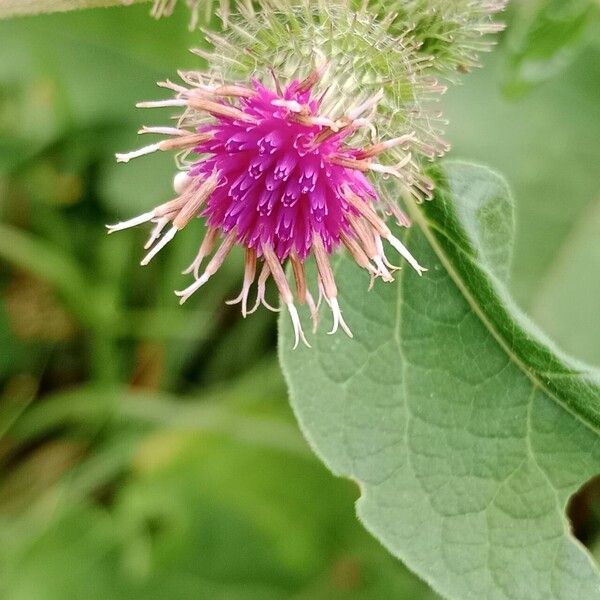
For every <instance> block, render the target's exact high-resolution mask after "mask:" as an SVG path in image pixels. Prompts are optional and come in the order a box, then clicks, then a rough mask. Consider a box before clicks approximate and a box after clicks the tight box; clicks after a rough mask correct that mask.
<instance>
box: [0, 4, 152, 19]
mask: <svg viewBox="0 0 600 600" xmlns="http://www.w3.org/2000/svg"><path fill="white" fill-rule="evenodd" d="M134 2H148V0H4V1H3V2H2V3H1V4H0V19H6V18H7V17H15V16H18V15H36V14H39V13H49V12H63V11H66V10H75V9H79V8H97V7H99V6H114V5H115V4H117V5H123V4H133V3H134Z"/></svg>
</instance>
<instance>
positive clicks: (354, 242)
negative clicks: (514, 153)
mask: <svg viewBox="0 0 600 600" xmlns="http://www.w3.org/2000/svg"><path fill="white" fill-rule="evenodd" d="M319 77H320V72H319V70H318V69H317V70H315V71H314V72H312V73H311V74H310V75H309V76H308V77H307V78H306V79H304V80H300V79H295V80H293V81H291V82H289V83H288V84H286V85H282V84H281V83H280V82H279V81H278V80H277V79H276V78H275V80H274V83H273V84H272V86H271V87H269V86H268V85H265V84H263V83H260V82H258V81H256V80H255V81H253V82H252V83H251V84H250V85H247V86H246V85H240V84H227V83H220V84H217V85H212V84H205V83H203V80H202V78H200V77H199V76H197V74H196V78H195V79H194V80H191V78H190V77H186V80H187V81H188V83H189V84H190V87H185V86H181V85H177V84H173V83H171V82H166V83H164V84H162V85H163V86H164V87H169V88H171V89H173V90H174V91H175V92H176V97H175V98H174V99H171V100H166V101H159V102H145V103H141V104H140V105H139V106H142V107H158V106H178V107H182V108H183V109H184V113H183V115H182V117H181V118H180V121H179V123H178V126H177V127H174V128H169V127H158V128H144V129H142V133H159V134H166V135H168V136H169V138H168V139H166V140H163V141H161V142H158V143H155V144H152V145H150V146H147V147H145V148H142V149H141V150H138V151H135V152H131V153H129V154H120V155H117V159H118V160H119V161H122V162H127V161H129V160H130V159H131V158H134V157H137V156H141V155H144V154H148V153H151V152H154V151H158V150H178V151H183V152H184V153H186V156H187V162H186V163H185V164H186V166H187V170H185V171H182V172H181V173H179V174H178V176H177V177H176V178H175V190H176V194H177V196H176V197H175V198H174V199H172V200H170V201H168V202H166V203H165V204H162V205H161V206H158V207H157V208H155V209H154V210H152V211H150V212H148V213H146V214H143V215H140V216H138V217H136V218H134V219H131V220H129V221H125V222H123V223H119V224H117V225H112V226H109V232H110V233H112V232H114V231H119V230H122V229H126V228H128V227H132V226H135V225H140V224H142V223H146V222H153V223H154V229H153V230H152V233H151V235H150V238H149V240H148V243H147V244H146V249H147V250H148V253H147V255H146V256H145V258H144V259H143V260H142V265H146V264H148V263H149V262H150V261H151V260H152V258H153V257H154V256H156V254H157V253H158V252H159V251H160V250H161V249H163V248H164V247H165V246H166V245H167V244H168V243H169V241H171V240H172V239H173V238H174V237H175V235H176V234H177V232H178V231H180V230H182V229H183V228H184V227H186V226H187V225H188V223H190V221H191V220H192V219H194V218H195V217H202V218H203V219H205V221H206V223H207V226H208V228H207V233H206V235H205V237H204V239H203V241H202V243H201V245H200V249H199V251H198V255H197V256H196V258H195V259H194V261H193V262H192V264H191V266H190V267H189V269H188V270H187V271H186V273H192V274H193V276H194V282H193V283H192V284H191V285H189V287H187V288H185V289H184V290H182V291H179V292H176V293H177V295H178V296H179V297H180V298H181V303H183V302H185V301H186V300H187V299H188V298H189V297H190V296H191V295H192V294H194V293H195V292H197V291H198V290H199V289H200V288H201V287H202V286H203V285H204V284H205V283H206V282H207V281H208V280H209V278H210V277H212V276H213V275H214V274H215V273H216V272H217V270H218V269H219V267H220V266H221V264H222V263H223V261H224V260H225V258H226V257H227V255H228V253H229V252H230V250H231V249H232V248H233V247H234V245H236V244H239V245H241V246H243V247H244V248H245V275H244V281H243V285H242V290H241V293H240V295H239V296H238V297H237V298H236V299H235V300H232V301H231V302H230V303H231V304H233V303H241V309H242V313H243V315H244V316H246V315H247V314H249V313H251V312H253V311H254V310H255V309H256V308H257V307H258V305H259V304H260V303H262V304H264V305H266V306H267V307H269V306H268V304H267V302H266V300H265V295H264V294H265V284H266V282H267V280H268V279H269V277H271V278H272V279H273V280H274V281H275V284H276V286H277V288H278V290H279V294H280V297H281V300H282V302H283V303H284V304H285V306H286V307H287V310H288V311H289V314H290V316H291V319H292V322H293V326H294V331H295V337H296V345H297V344H298V342H299V340H300V339H302V341H303V342H304V343H305V344H307V345H308V342H307V340H306V338H305V335H304V332H303V331H302V326H301V323H300V318H299V316H298V312H297V309H296V305H295V298H296V299H297V301H298V302H299V303H300V304H304V303H305V304H307V305H308V307H309V309H310V311H311V316H312V320H313V325H314V326H315V327H316V323H317V313H318V305H319V302H315V300H314V299H313V296H312V295H311V293H310V291H309V287H310V286H309V282H307V279H306V272H305V262H306V261H307V259H308V258H309V257H311V256H312V257H314V259H315V263H316V267H317V268H316V273H317V275H316V278H317V281H316V282H315V283H316V286H315V287H316V288H317V289H318V292H319V301H320V300H321V298H324V299H325V301H326V302H327V304H328V305H329V307H330V309H331V311H332V315H333V328H332V331H331V333H334V332H335V331H336V330H337V329H338V328H340V327H341V328H342V329H343V330H344V331H345V332H346V333H347V334H348V335H349V336H352V334H351V332H350V329H349V327H348V325H347V324H346V322H345V321H344V318H343V316H342V311H341V309H340V305H339V303H338V290H337V287H336V282H335V279H334V274H333V270H332V267H331V264H330V260H329V259H330V255H331V254H332V253H333V252H334V251H335V250H336V249H337V248H338V247H340V246H342V245H343V246H345V247H346V248H347V250H348V251H349V252H350V254H351V255H352V257H353V258H354V260H355V261H356V262H357V263H358V265H359V266H360V267H362V268H364V269H366V270H367V271H368V272H369V273H370V274H371V277H372V279H374V278H377V277H381V278H382V279H383V280H384V281H392V273H393V271H394V270H395V269H396V268H397V267H394V266H392V264H391V263H390V262H389V261H388V259H387V257H386V255H385V252H384V244H383V241H384V240H385V241H387V242H388V243H389V244H390V245H391V246H393V247H394V248H395V249H396V250H397V251H398V252H399V253H400V255H401V256H402V257H403V258H404V259H405V260H406V261H407V262H408V264H410V265H411V266H412V267H413V268H414V269H415V270H416V271H417V273H419V274H421V273H422V272H423V271H425V269H424V268H423V267H421V266H420V265H419V263H418V262H417V261H416V260H415V258H414V257H413V256H412V255H411V253H410V252H409V251H408V249H407V248H406V247H405V246H404V245H403V244H402V242H401V241H400V240H399V239H398V238H397V237H395V236H394V235H393V234H392V232H391V231H390V229H389V228H388V226H387V225H386V224H385V222H384V220H383V219H382V218H381V216H380V215H379V212H378V211H379V210H381V209H382V208H391V207H386V206H383V207H382V205H383V204H384V203H385V201H382V200H379V199H378V195H377V192H376V191H375V189H374V188H373V186H372V185H371V183H370V182H369V181H368V179H367V174H369V173H380V174H384V176H385V177H389V176H394V175H395V176H398V177H400V178H401V177H402V169H403V167H404V166H405V165H406V164H407V163H408V162H409V161H410V160H411V154H410V152H409V151H408V147H409V146H410V144H411V142H413V141H414V134H412V133H408V134H405V135H403V136H402V137H398V138H395V139H390V140H387V141H377V140H370V139H369V141H368V142H365V143H363V145H362V147H356V146H353V145H352V138H353V137H354V136H356V135H357V133H358V132H359V131H360V130H365V129H366V131H367V132H370V133H372V129H373V127H372V124H371V119H370V116H371V115H372V114H373V113H374V111H376V109H377V104H378V102H379V101H380V100H381V97H382V92H377V93H375V94H374V95H372V96H370V97H367V98H366V100H365V99H363V100H362V101H360V103H359V104H357V105H355V106H354V107H353V108H352V109H350V110H348V111H346V112H345V114H344V115H343V116H342V117H341V118H338V119H332V118H331V117H330V116H328V115H327V114H322V113H321V111H320V107H321V102H320V97H317V96H316V94H315V92H314V86H315V84H316V83H317V81H318V80H319ZM357 139H365V137H364V136H362V135H358V136H357ZM391 148H394V150H395V152H394V156H398V152H400V153H402V152H404V158H403V159H402V160H401V161H400V162H399V163H398V164H394V165H384V164H382V163H381V162H379V161H378V156H380V155H381V154H383V153H385V152H386V151H387V150H389V149H391ZM403 149H404V150H403ZM393 212H394V214H395V215H396V216H397V217H399V218H400V219H401V220H402V221H403V222H402V224H403V225H408V220H407V219H406V218H405V217H403V213H402V212H401V211H400V210H399V209H398V207H397V206H394V211H393ZM217 245H218V248H217V249H216V251H215V252H214V253H213V249H214V248H215V247H216V246H217ZM211 255H212V258H210V260H208V263H207V264H206V267H205V268H204V271H203V272H202V273H201V265H202V263H203V261H205V260H206V259H208V257H209V256H211ZM288 262H289V263H290V264H291V267H292V269H291V271H292V272H293V277H294V279H295V286H294V287H295V291H294V292H293V291H292V287H291V286H290V284H289V283H288V280H287V277H286V274H285V265H286V263H288ZM257 273H258V278H257ZM256 278H257V297H256V302H255V304H254V306H253V307H252V308H249V294H250V289H251V286H252V284H253V283H254V281H255V279H256Z"/></svg>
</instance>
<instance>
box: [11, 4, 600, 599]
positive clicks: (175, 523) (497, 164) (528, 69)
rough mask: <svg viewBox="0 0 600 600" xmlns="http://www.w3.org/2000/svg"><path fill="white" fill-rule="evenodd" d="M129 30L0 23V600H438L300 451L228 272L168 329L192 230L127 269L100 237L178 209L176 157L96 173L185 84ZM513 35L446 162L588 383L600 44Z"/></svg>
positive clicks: (344, 490) (593, 342)
mask: <svg viewBox="0 0 600 600" xmlns="http://www.w3.org/2000/svg"><path fill="white" fill-rule="evenodd" d="M575 4H577V2H575ZM147 8H148V7H147V6H135V7H130V8H126V9H120V8H117V9H102V10H95V11H84V12H76V13H70V14H63V15H48V16H43V17H35V18H23V19H16V20H13V21H6V22H1V23H0V40H1V44H0V47H1V49H0V396H1V400H0V436H1V437H0V469H1V473H0V477H1V479H0V597H1V598H2V599H7V600H8V599H10V600H59V599H60V600H70V599H79V598H85V599H86V600H93V599H95V598H98V599H103V600H104V599H119V598H127V599H137V598H139V599H142V598H144V599H145V600H150V599H152V598H157V599H158V598H160V599H163V598H169V599H182V600H187V599H192V598H194V599H196V598H211V599H213V598H214V599H220V598H223V599H231V600H238V599H240V600H241V599H243V600H245V599H260V600H263V599H265V600H267V599H270V598H275V599H282V598H290V599H295V600H301V599H316V600H319V599H321V598H322V599H325V598H327V599H330V598H332V599H338V598H339V599H349V598H353V599H354V598H356V599H370V598H373V599H375V598H377V599H379V598H398V599H401V600H404V599H406V600H426V599H433V598H435V597H436V596H435V595H434V594H433V593H432V592H431V591H430V590H429V589H428V588H427V587H426V586H425V585H424V584H422V583H420V582H419V581H417V580H416V579H415V578H414V577H413V576H412V575H410V574H409V573H408V572H407V571H406V570H405V569H404V568H403V567H402V566H401V565H400V564H399V563H398V562H397V561H396V560H394V559H392V558H391V557H390V556H388V555H387V553H386V552H385V551H384V550H383V549H382V548H381V547H380V546H379V545H378V543H376V542H375V541H374V540H372V539H371V538H370V537H369V535H368V534H367V533H366V532H365V531H363V529H362V527H361V526H360V524H359V523H358V522H357V521H356V518H355V516H354V508H353V502H354V501H355V499H356V498H357V496H358V491H357V489H356V488H355V487H354V486H353V484H351V483H349V482H344V481H340V480H336V479H335V478H334V477H333V476H332V475H330V474H329V473H328V472H327V471H326V470H325V469H324V468H323V467H322V466H321V465H320V464H319V463H318V462H317V461H316V459H315V458H313V457H312V455H311V452H310V450H309V449H308V448H307V446H306V444H305V443H304V442H303V440H302V438H301V435H300V433H299V432H298V430H297V427H296V425H295V423H294V421H293V417H292V415H291V414H290V409H289V407H288V404H287V400H286V390H285V386H284V383H283V381H282V378H281V375H280V373H279V369H278V366H277V361H276V354H275V350H276V349H275V338H276V335H275V317H274V315H272V314H271V313H268V312H267V311H259V312H257V313H256V314H255V315H253V316H252V317H251V318H249V319H247V320H244V319H242V318H241V316H240V314H239V310H238V309H237V308H236V307H233V308H229V307H226V306H225V305H224V302H223V301H224V300H225V299H227V298H230V297H232V296H234V295H237V290H238V289H239V286H240V282H241V265H242V259H241V256H240V255H237V256H233V257H231V259H230V260H228V261H227V262H226V264H225V266H224V268H223V269H222V270H221V271H220V273H219V276H218V277H215V278H214V279H212V280H211V285H210V286H207V287H206V288H203V292H202V293H201V294H198V295H196V296H195V298H194V300H193V301H191V302H189V303H188V305H186V306H185V308H180V307H179V306H178V304H177V302H176V298H175V297H174V296H173V290H174V289H177V288H180V287H181V285H182V282H183V281H185V280H184V278H182V276H181V275H180V272H181V270H182V268H183V267H184V266H186V265H187V264H188V263H189V261H190V260H191V258H192V257H193V255H194V254H195V250H196V247H197V244H198V240H199V239H200V232H198V230H194V229H193V228H188V230H187V231H185V232H183V233H182V234H181V235H178V239H177V241H176V242H175V243H173V244H172V245H171V246H170V247H169V249H168V250H167V251H165V252H163V253H162V254H161V255H160V256H159V258H158V259H157V260H156V262H155V263H153V265H152V266H151V267H147V268H145V269H142V268H140V267H139V259H140V257H141V252H142V250H141V246H142V243H143V239H144V235H145V232H144V231H129V232H127V233H124V234H121V235H119V236H111V237H110V238H108V237H107V236H106V233H105V229H104V224H105V223H110V222H116V221H118V220H121V219H124V218H126V217H129V216H133V215H135V214H138V213H140V212H145V211H146V210H148V209H149V207H153V206H155V205H157V204H160V203H161V202H163V201H164V200H165V199H167V198H168V197H169V194H170V190H171V181H172V177H173V174H174V166H173V163H172V157H170V156H166V155H157V156H151V157H147V158H144V159H140V160H138V161H135V162H132V163H130V164H129V165H127V166H124V165H117V164H116V163H115V161H114V158H113V156H114V153H115V152H116V151H123V150H128V149H132V148H136V147H138V146H139V145H140V140H138V139H136V133H135V132H136V130H137V128H138V127H139V126H140V125H142V124H163V123H165V122H166V119H167V118H168V115H169V113H168V112H163V113H161V112H160V111H158V112H152V113H142V112H141V111H136V110H135V108H134V104H135V102H136V101H138V100H141V99H153V98H158V97H161V92H160V90H157V89H156V88H155V85H154V82H155V81H156V80H160V79H164V78H167V77H174V76H175V71H176V69H178V68H198V67H201V66H202V65H201V63H200V61H199V59H198V58H196V57H194V56H193V55H191V54H189V53H188V52H187V50H186V49H187V48H188V47H190V46H197V45H199V44H201V43H202V42H201V36H200V34H199V33H190V32H189V31H188V30H187V22H188V15H187V12H186V11H185V9H184V7H183V6H182V7H179V10H178V11H176V14H175V15H174V16H173V17H172V18H170V19H168V20H163V21H160V22H155V21H153V20H151V19H150V18H149V17H148V15H147ZM527 18H530V16H529V17H528V13H527V11H524V10H515V11H514V12H513V13H512V14H511V15H509V19H511V20H512V22H513V29H512V30H511V32H510V34H509V35H507V36H505V37H504V38H503V39H502V43H501V45H500V48H499V50H498V51H497V52H496V53H495V54H494V55H492V56H490V57H488V58H486V61H485V62H486V68H485V69H483V70H481V71H478V72H477V73H474V74H472V75H470V76H469V77H468V78H466V79H465V80H464V83H463V85H462V86H461V87H458V88H453V89H452V90H451V91H450V92H449V93H448V95H447V96H446V97H445V99H444V107H445V110H446V113H447V115H448V117H449V118H450V120H451V124H450V126H449V132H448V136H447V137H448V138H449V139H450V140H452V142H453V144H454V148H455V149H454V154H453V156H454V157H460V158H468V159H473V160H477V161H479V162H484V163H487V164H488V165H490V166H492V167H494V168H496V169H497V170H499V171H501V172H502V173H504V174H505V175H506V176H507V178H508V179H509V181H510V183H511V184H512V186H513V189H514V191H515V195H516V198H517V212H518V232H517V246H516V253H515V260H514V268H513V278H512V290H513V292H514V295H515V297H516V299H517V301H518V302H519V304H520V305H521V306H522V307H523V308H524V309H525V310H526V311H527V312H528V313H529V314H531V315H532V317H533V318H534V320H535V321H536V322H537V323H539V324H540V326H541V327H542V328H543V329H544V330H545V331H546V332H547V333H548V334H550V335H551V336H552V337H553V338H555V339H556V340H557V341H558V342H559V343H560V345H561V346H562V347H563V348H565V349H566V350H568V351H569V352H571V353H572V354H574V355H575V356H577V357H579V358H581V359H583V360H586V361H587V362H590V363H593V364H596V365H600V317H599V314H598V306H600V277H599V276H598V274H599V273H600V242H599V240H600V168H599V167H600V141H599V140H600V60H599V59H600V45H598V44H597V43H595V42H594V39H599V37H600V36H596V35H594V32H595V33H597V32H598V31H600V30H595V29H594V28H593V25H590V26H589V27H579V29H576V30H575V32H574V33H573V36H572V37H573V39H572V40H570V39H567V40H566V42H567V43H565V44H564V45H565V48H566V51H561V54H560V57H559V58H560V60H558V59H556V57H555V56H554V54H552V52H553V49H552V47H550V49H548V48H545V47H544V46H543V44H542V45H541V46H540V44H539V40H537V41H536V39H535V36H534V40H533V41H531V39H530V35H533V34H535V31H534V32H533V34H531V31H529V30H528V29H527V27H528V25H527V23H528V21H527ZM586 18H587V17H586ZM590 31H592V33H590ZM542 41H543V40H542ZM536 44H537V45H536ZM529 46H532V47H534V46H535V48H537V49H538V50H539V52H541V58H540V56H537V57H536V56H534V57H533V59H532V58H531V56H528V57H525V54H524V53H523V48H525V50H527V49H528V48H529ZM563 50H564V48H563ZM544 52H546V55H548V56H551V58H552V60H548V56H546V55H545V54H544ZM538 54H539V53H538ZM536 61H537V62H536ZM597 496H598V493H597V491H595V488H594V487H593V486H592V487H590V488H589V489H588V490H587V491H586V492H585V493H584V494H582V496H581V497H580V498H579V499H578V501H577V503H575V504H574V507H573V510H572V516H573V519H574V526H575V530H576V532H577V533H578V534H579V535H580V537H581V539H582V540H583V541H584V542H586V543H588V544H590V545H593V542H594V539H595V538H594V534H595V531H596V528H595V526H594V524H593V523H594V518H593V512H594V507H595V506H597V505H598V503H597V502H595V501H594V498H596V497H597Z"/></svg>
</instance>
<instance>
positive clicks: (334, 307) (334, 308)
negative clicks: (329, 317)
mask: <svg viewBox="0 0 600 600" xmlns="http://www.w3.org/2000/svg"><path fill="white" fill-rule="evenodd" d="M325 299H326V300H327V304H329V306H330V307H331V312H332V314H333V327H332V329H331V331H330V332H329V335H333V334H334V333H336V331H337V330H338V328H339V327H341V328H342V329H343V331H344V333H345V334H346V335H347V336H348V337H349V338H353V337H354V336H353V335H352V331H350V327H348V325H347V324H346V321H344V317H343V316H342V311H341V309H340V305H339V303H338V301H337V298H327V297H326V298H325Z"/></svg>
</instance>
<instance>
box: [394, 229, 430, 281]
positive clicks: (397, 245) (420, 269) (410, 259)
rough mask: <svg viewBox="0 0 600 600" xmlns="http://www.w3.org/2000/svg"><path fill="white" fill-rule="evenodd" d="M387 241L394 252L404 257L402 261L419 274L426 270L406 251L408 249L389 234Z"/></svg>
mask: <svg viewBox="0 0 600 600" xmlns="http://www.w3.org/2000/svg"><path fill="white" fill-rule="evenodd" d="M386 239H387V241H388V242H389V243H390V244H391V245H392V246H394V248H396V250H397V251H398V252H399V253H400V254H401V255H402V256H403V257H404V259H405V260H406V261H407V262H408V264H409V265H410V266H411V267H412V268H413V269H414V270H415V271H416V272H417V273H418V274H419V275H423V273H425V271H427V269H426V268H425V267H422V266H421V265H420V264H419V263H418V262H417V260H416V259H415V257H414V256H413V255H412V254H411V253H410V252H409V251H408V248H407V247H406V246H405V245H404V244H403V243H402V242H401V241H400V240H399V239H398V238H397V237H394V236H393V235H392V234H391V233H390V235H389V236H388V237H387V238H386Z"/></svg>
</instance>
